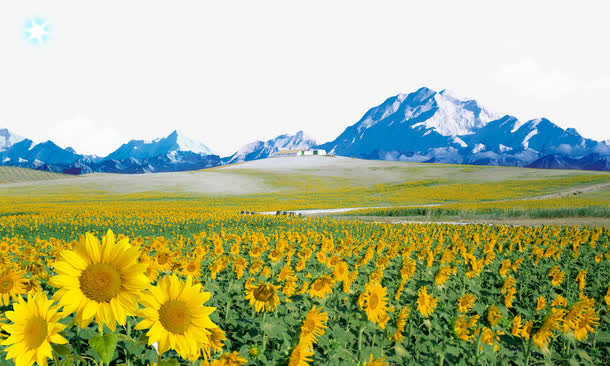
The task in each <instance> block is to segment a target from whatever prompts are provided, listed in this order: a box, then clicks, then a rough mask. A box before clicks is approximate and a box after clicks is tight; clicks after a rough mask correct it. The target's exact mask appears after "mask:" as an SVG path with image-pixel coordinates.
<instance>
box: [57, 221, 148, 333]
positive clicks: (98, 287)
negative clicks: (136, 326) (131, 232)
mask: <svg viewBox="0 0 610 366" xmlns="http://www.w3.org/2000/svg"><path fill="white" fill-rule="evenodd" d="M60 256H61V259H59V260H58V261H56V262H55V272H57V273H58V275H57V276H54V277H53V278H51V280H49V284H50V285H51V286H54V287H57V288H59V290H57V292H56V293H55V294H54V295H53V299H55V300H57V301H58V302H59V304H60V305H63V307H64V312H67V313H73V312H75V311H76V317H75V320H76V321H77V323H78V325H79V326H80V327H81V328H83V329H84V328H86V327H87V326H88V325H89V323H90V322H91V321H92V320H93V318H95V320H96V322H97V323H98V325H99V326H100V327H101V326H103V324H106V325H107V326H108V328H110V329H111V330H112V331H114V330H115V329H116V323H117V322H118V323H119V324H121V325H124V324H125V320H126V316H127V315H135V314H136V311H137V310H138V298H139V297H140V296H141V294H142V292H143V291H144V289H145V288H146V286H147V285H148V278H147V277H146V276H145V275H144V272H145V271H146V264H141V263H139V262H138V257H139V256H140V255H139V251H138V248H136V247H133V246H131V245H129V242H128V239H127V238H124V239H122V240H121V241H119V242H118V243H116V244H115V237H114V234H113V233H112V231H111V230H108V233H107V234H106V236H104V237H103V238H102V244H101V245H100V242H99V240H98V239H97V238H96V237H94V236H93V235H91V234H89V233H87V235H86V236H85V238H84V239H83V240H82V241H81V242H80V243H79V245H77V246H76V248H74V250H64V251H62V252H61V253H60Z"/></svg>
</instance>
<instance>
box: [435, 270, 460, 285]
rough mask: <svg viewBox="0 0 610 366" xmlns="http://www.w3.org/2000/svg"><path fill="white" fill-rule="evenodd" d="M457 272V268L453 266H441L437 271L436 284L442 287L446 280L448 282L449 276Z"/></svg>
mask: <svg viewBox="0 0 610 366" xmlns="http://www.w3.org/2000/svg"><path fill="white" fill-rule="evenodd" d="M454 272H455V268H453V267H451V266H444V267H441V268H440V269H439V270H438V272H436V275H435V276H434V284H435V285H437V286H439V287H442V286H443V285H444V284H445V282H447V280H448V279H449V276H451V275H452V274H453V273H454Z"/></svg>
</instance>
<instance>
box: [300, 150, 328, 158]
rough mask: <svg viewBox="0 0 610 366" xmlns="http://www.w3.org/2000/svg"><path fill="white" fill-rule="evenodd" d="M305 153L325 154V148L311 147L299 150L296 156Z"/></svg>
mask: <svg viewBox="0 0 610 366" xmlns="http://www.w3.org/2000/svg"><path fill="white" fill-rule="evenodd" d="M305 155H326V150H323V149H311V150H299V151H297V156H305Z"/></svg>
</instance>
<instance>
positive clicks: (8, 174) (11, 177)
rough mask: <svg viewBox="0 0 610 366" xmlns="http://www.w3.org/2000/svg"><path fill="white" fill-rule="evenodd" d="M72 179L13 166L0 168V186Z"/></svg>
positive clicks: (64, 175) (63, 175)
mask: <svg viewBox="0 0 610 366" xmlns="http://www.w3.org/2000/svg"><path fill="white" fill-rule="evenodd" d="M70 177H74V176H73V175H67V174H59V173H51V172H45V171H41V170H33V169H27V168H19V167H14V166H0V184H1V183H15V182H34V181H48V180H55V179H65V178H70Z"/></svg>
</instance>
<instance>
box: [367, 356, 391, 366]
mask: <svg viewBox="0 0 610 366" xmlns="http://www.w3.org/2000/svg"><path fill="white" fill-rule="evenodd" d="M387 365H389V363H388V362H387V361H386V360H385V357H380V358H376V359H373V355H372V354H371V357H369V361H368V362H367V363H365V364H364V366H387Z"/></svg>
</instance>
